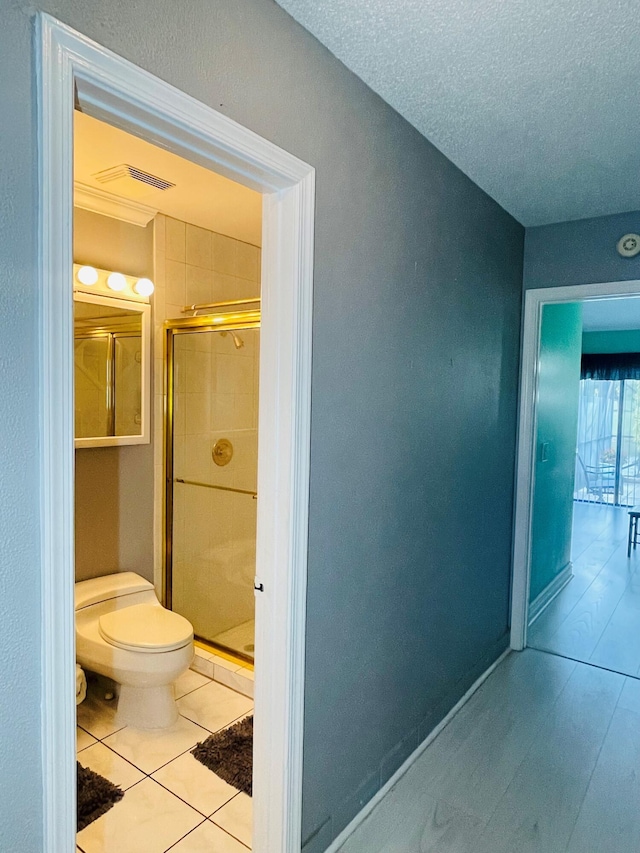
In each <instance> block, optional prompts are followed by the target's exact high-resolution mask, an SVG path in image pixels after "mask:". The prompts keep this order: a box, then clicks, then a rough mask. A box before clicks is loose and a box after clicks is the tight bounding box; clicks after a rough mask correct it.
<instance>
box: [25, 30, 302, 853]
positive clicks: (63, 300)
mask: <svg viewBox="0 0 640 853" xmlns="http://www.w3.org/2000/svg"><path fill="white" fill-rule="evenodd" d="M37 45H38V47H37V59H38V69H37V71H38V149H39V202H38V204H39V238H40V239H39V279H40V280H39V284H40V340H41V352H40V377H39V397H40V439H41V445H40V455H41V471H42V483H41V532H42V760H43V775H44V847H43V849H44V851H45V853H72V851H75V806H74V802H75V730H74V712H75V700H74V696H75V689H74V688H75V671H74V661H75V648H74V645H75V628H74V610H73V592H74V587H73V584H74V566H73V553H74V538H73V515H74V506H73V500H74V494H73V488H74V483H73V348H72V342H73V326H72V288H71V276H72V205H73V161H72V140H73V136H72V133H73V108H74V85H75V87H76V88H77V94H78V98H79V99H80V102H81V103H82V104H83V106H84V108H86V109H87V111H88V112H90V113H91V114H92V115H94V116H96V117H98V118H102V119H104V120H106V121H109V122H110V123H111V124H114V125H117V126H118V127H121V128H123V129H125V130H129V131H130V132H134V133H137V134H138V135H143V136H144V137H145V138H147V139H149V140H150V141H153V142H155V143H156V144H160V145H162V146H163V147H165V148H169V149H170V150H172V151H174V152H175V153H177V154H179V155H181V156H185V157H187V158H189V159H192V160H195V161H196V162H198V163H200V164H201V165H204V166H206V167H209V168H212V169H215V171H217V172H219V173H221V174H223V175H225V176H227V177H230V178H232V179H234V180H236V181H238V182H240V183H242V184H244V185H245V186H249V187H251V188H253V189H256V190H258V191H260V192H262V193H264V194H265V198H264V216H263V221H264V234H263V236H264V240H263V254H262V257H263V262H262V270H263V274H262V330H261V331H262V334H261V339H262V340H261V368H260V388H261V399H260V424H259V442H260V447H262V448H268V453H262V454H260V462H259V471H258V491H259V494H260V497H261V498H262V500H259V501H258V554H259V557H258V567H257V573H258V575H259V577H260V579H261V581H262V582H263V584H264V590H265V591H264V593H261V594H259V595H258V598H257V602H256V653H257V659H256V673H257V677H256V684H255V689H256V697H255V704H256V708H257V713H256V721H255V722H256V730H255V731H256V737H255V741H256V742H255V755H254V800H253V804H254V850H255V851H258V853H273V851H276V850H277V851H279V853H299V850H300V831H301V800H302V734H303V702H304V643H305V605H306V566H307V521H308V504H309V501H308V491H309V440H310V439H309V434H310V411H311V406H310V397H311V311H312V281H313V234H314V190H315V173H314V170H313V168H312V167H310V166H308V165H307V164H306V163H303V162H302V161H301V160H299V159H297V158H296V157H293V156H292V155H290V154H288V153H286V152H285V151H282V150H281V149H280V148H278V147H277V146H275V145H273V144H272V143H270V142H268V141H267V140H264V139H262V138H261V137H259V136H257V135H256V134H255V133H252V132H251V131H250V130H247V129H246V128H243V127H241V126H240V125H238V124H237V123H236V122H234V121H232V120H231V119H229V118H227V117H225V116H223V115H221V114H219V113H217V112H216V111H215V110H213V109H211V108H210V107H207V106H205V105H204V104H202V103H200V102H198V101H196V100H194V99H193V98H191V97H189V96H188V95H185V94H184V93H182V92H180V91H178V90H177V89H175V88H174V87H172V86H170V85H169V84H167V83H165V82H163V81H161V80H159V79H158V78H156V77H154V76H152V75H151V74H149V73H147V72H146V71H143V70H142V69H140V68H138V67H136V66H135V65H133V64H131V63H130V62H128V61H127V60H125V59H122V58H121V57H119V56H116V55H115V54H113V53H112V52H111V51H109V50H106V49H105V48H103V47H101V46H100V45H98V44H96V43H95V42H93V41H91V40H90V39H88V38H86V37H85V36H83V35H81V34H79V33H77V32H75V31H74V30H72V29H70V28H69V27H67V26H65V25H64V24H61V23H60V22H59V21H57V20H55V19H54V18H52V17H50V16H49V15H46V14H44V13H40V14H39V15H38V31H37Z"/></svg>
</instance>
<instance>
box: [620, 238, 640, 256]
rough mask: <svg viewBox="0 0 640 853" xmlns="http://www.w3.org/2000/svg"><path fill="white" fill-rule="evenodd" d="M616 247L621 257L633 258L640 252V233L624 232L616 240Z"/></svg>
mask: <svg viewBox="0 0 640 853" xmlns="http://www.w3.org/2000/svg"><path fill="white" fill-rule="evenodd" d="M616 248H617V250H618V253H619V254H620V255H622V257H623V258H635V256H636V255H637V254H640V234H625V235H624V237H621V238H620V239H619V240H618V243H617V245H616Z"/></svg>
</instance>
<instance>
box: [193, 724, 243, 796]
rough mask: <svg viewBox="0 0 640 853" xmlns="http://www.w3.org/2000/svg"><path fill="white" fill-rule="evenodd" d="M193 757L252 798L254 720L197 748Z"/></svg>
mask: <svg viewBox="0 0 640 853" xmlns="http://www.w3.org/2000/svg"><path fill="white" fill-rule="evenodd" d="M191 755H193V756H195V758H197V759H198V761H200V762H201V763H202V764H204V766H205V767H208V768H209V770H213V772H214V773H215V774H216V776H219V777H220V778H221V779H224V781H225V782H228V783H229V785H233V787H234V788H237V789H238V790H239V791H243V792H244V793H245V794H249V796H251V777H252V775H253V717H245V718H244V720H240V722H239V723H235V725H233V726H229V728H228V729H223V730H222V731H220V732H216V733H215V734H214V735H211V736H210V737H208V738H207V739H206V740H204V741H202V743H198V744H196V746H195V747H194V749H192V750H191Z"/></svg>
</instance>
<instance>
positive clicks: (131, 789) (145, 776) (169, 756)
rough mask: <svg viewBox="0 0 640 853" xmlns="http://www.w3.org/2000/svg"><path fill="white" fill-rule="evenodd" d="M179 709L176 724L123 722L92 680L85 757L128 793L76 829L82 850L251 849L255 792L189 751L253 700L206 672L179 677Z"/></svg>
mask: <svg viewBox="0 0 640 853" xmlns="http://www.w3.org/2000/svg"><path fill="white" fill-rule="evenodd" d="M175 687H176V698H177V700H178V709H179V711H180V716H179V718H178V721H177V722H176V723H175V725H173V726H172V727H171V728H170V729H165V730H163V731H161V732H145V731H140V730H137V729H132V728H130V727H126V726H125V727H122V726H118V724H117V723H116V719H115V702H113V701H110V702H109V701H106V700H105V699H104V698H103V696H104V687H102V689H101V688H100V686H99V684H98V683H96V682H93V681H92V682H90V684H89V690H88V692H87V698H86V699H85V701H84V702H83V703H82V704H80V705H79V706H78V728H77V749H78V761H79V762H80V763H81V764H82V765H83V766H84V767H89V768H91V769H92V770H95V771H96V773H100V775H102V776H105V777H106V778H107V779H110V780H111V781H112V782H113V783H114V784H116V785H119V786H120V787H121V788H122V789H123V790H124V791H125V796H124V798H123V799H122V800H121V801H120V802H119V803H116V804H115V805H114V806H113V808H111V809H110V810H109V811H108V812H107V813H106V814H105V815H103V816H102V817H100V818H98V820H96V821H94V822H93V823H92V824H90V825H89V826H87V827H86V828H85V829H83V830H82V832H79V833H78V836H77V849H78V851H82V853H166V851H169V850H170V851H171V853H205V851H206V853H247V850H250V849H251V797H248V796H247V795H246V794H242V793H239V792H238V791H237V790H236V789H235V788H233V787H231V785H227V783H226V782H223V780H222V779H220V778H219V777H218V776H216V775H215V773H212V772H211V771H210V770H208V769H207V768H206V767H204V766H203V765H202V764H200V762H199V761H196V759H195V758H194V757H193V756H192V755H191V754H190V750H191V749H192V748H193V747H194V746H195V744H196V743H198V742H199V741H202V740H204V739H205V738H207V737H208V736H209V735H210V734H211V733H212V732H215V731H219V730H220V729H223V728H226V727H227V726H229V725H231V724H232V723H234V722H236V721H237V720H240V719H242V717H245V716H247V714H250V713H251V712H252V711H253V702H252V700H251V699H249V698H247V697H246V696H242V695H240V694H239V693H236V692H235V691H234V690H231V689H230V688H228V687H225V686H224V685H222V684H219V683H217V682H215V681H211V680H210V679H208V678H207V677H206V676H204V675H201V674H200V673H197V672H194V671H193V670H188V671H187V672H186V673H185V674H184V675H183V676H182V677H181V678H179V679H178V681H176V684H175Z"/></svg>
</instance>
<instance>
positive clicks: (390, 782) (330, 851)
mask: <svg viewBox="0 0 640 853" xmlns="http://www.w3.org/2000/svg"><path fill="white" fill-rule="evenodd" d="M510 653H511V649H505V650H504V652H503V653H502V654H501V655H500V657H499V658H498V659H497V660H495V661H494V662H493V663H492V664H491V666H490V667H489V668H488V669H486V670H485V671H484V672H483V673H482V675H481V676H480V678H478V679H477V680H476V681H474V683H473V684H472V685H471V687H470V688H469V689H468V690H467V692H466V693H465V694H464V696H463V697H462V698H461V699H460V700H459V701H458V702H457V703H456V704H455V705H454V706H453V708H452V709H451V710H450V711H449V713H448V714H447V716H446V717H445V718H444V719H443V720H441V721H440V722H439V723H438V725H437V726H436V727H435V729H434V730H433V731H432V732H430V733H429V734H428V735H427V737H426V738H425V739H424V740H423V741H422V743H421V744H420V746H419V747H418V748H417V749H416V750H414V752H412V753H411V755H410V756H409V758H407V760H406V761H405V762H404V764H402V765H401V766H400V767H398V769H397V770H396V772H395V773H394V774H393V776H391V778H390V779H387V781H386V782H385V784H384V785H383V786H382V788H380V790H379V791H378V792H377V793H376V794H374V796H373V797H371V799H370V800H369V802H368V803H366V804H365V805H364V807H363V808H362V809H361V810H360V811H359V812H358V814H357V815H356V816H355V817H354V818H353V820H352V821H351V822H350V823H348V824H347V826H345V828H344V829H343V830H342V832H341V833H340V835H338V836H337V838H334V840H333V841H332V842H331V844H330V845H329V846H328V847H327V849H326V850H325V853H338V851H339V850H340V848H341V847H342V845H343V844H344V843H345V841H346V840H347V838H349V836H350V835H353V833H354V832H355V831H356V829H357V828H358V827H359V826H360V824H361V823H363V822H364V821H365V820H366V818H367V817H368V816H369V815H370V814H371V812H372V811H373V810H374V809H375V807H376V806H377V805H378V803H379V802H381V800H383V799H384V798H385V797H386V795H387V794H388V793H389V791H390V790H391V789H392V788H393V786H394V785H395V784H396V783H397V782H398V780H399V779H401V778H402V777H403V776H404V774H405V773H406V772H407V770H408V769H409V768H410V767H411V765H412V764H415V762H416V761H417V760H418V759H419V758H420V756H421V755H422V753H423V752H424V751H425V749H426V748H427V747H428V746H429V744H430V743H432V742H433V741H434V740H435V739H436V738H437V737H438V735H439V734H440V732H441V731H442V730H443V729H444V728H445V726H447V725H448V724H449V723H450V722H451V720H452V719H453V718H454V717H455V715H456V714H457V713H458V711H459V710H460V709H461V708H462V707H463V706H464V705H466V704H467V702H468V701H469V699H471V697H472V696H473V694H474V693H475V692H476V690H477V689H478V688H479V687H480V686H481V685H482V684H483V683H484V682H485V681H486V680H487V678H488V677H489V676H490V675H491V673H492V672H493V671H494V669H496V667H498V666H500V664H501V663H502V661H503V660H504V659H505V658H506V657H507V655H509V654H510Z"/></svg>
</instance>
